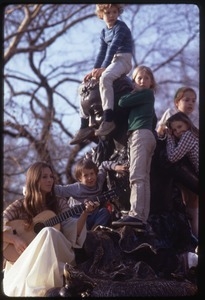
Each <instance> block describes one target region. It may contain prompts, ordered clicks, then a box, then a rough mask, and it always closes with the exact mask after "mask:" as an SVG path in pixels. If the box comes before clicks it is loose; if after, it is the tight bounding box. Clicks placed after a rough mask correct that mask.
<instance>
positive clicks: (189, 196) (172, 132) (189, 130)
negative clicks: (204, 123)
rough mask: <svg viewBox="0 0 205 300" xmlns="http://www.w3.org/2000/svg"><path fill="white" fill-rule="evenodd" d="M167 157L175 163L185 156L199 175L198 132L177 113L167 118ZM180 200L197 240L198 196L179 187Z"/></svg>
mask: <svg viewBox="0 0 205 300" xmlns="http://www.w3.org/2000/svg"><path fill="white" fill-rule="evenodd" d="M166 126H167V128H168V129H167V142H166V149H167V156H168V159H169V161H171V162H173V163H174V162H177V161H178V160H180V159H182V158H183V157H184V156H187V158H188V159H189V161H190V163H191V164H192V165H193V168H194V170H195V171H196V174H197V175H198V174H199V130H198V128H196V127H195V126H194V124H193V123H192V121H191V120H190V118H189V117H188V116H187V115H186V114H184V113H182V112H178V113H176V114H174V115H172V116H171V117H170V118H168V120H167V122H166ZM180 190H181V193H182V198H183V201H184V203H185V204H186V211H187V214H188V217H189V219H190V223H191V228H192V232H193V234H194V235H195V236H196V237H197V238H198V195H196V194H195V193H193V192H192V191H190V190H188V189H187V188H185V187H184V186H181V185H180Z"/></svg>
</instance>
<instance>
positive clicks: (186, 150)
mask: <svg viewBox="0 0 205 300" xmlns="http://www.w3.org/2000/svg"><path fill="white" fill-rule="evenodd" d="M185 155H187V157H188V158H189V160H190V162H191V163H192V165H193V167H194V169H195V171H196V173H197V174H198V173H199V139H198V138H197V137H196V136H195V135H194V134H193V133H192V132H191V131H190V130H187V131H186V132H185V133H183V134H182V136H181V138H180V140H179V141H178V143H177V144H176V141H175V139H174V137H173V136H171V135H168V136H167V156H168V159H169V161H171V162H173V163H174V162H177V161H178V160H180V159H181V158H182V157H184V156H185Z"/></svg>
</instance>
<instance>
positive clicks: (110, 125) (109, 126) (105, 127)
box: [95, 121, 116, 136]
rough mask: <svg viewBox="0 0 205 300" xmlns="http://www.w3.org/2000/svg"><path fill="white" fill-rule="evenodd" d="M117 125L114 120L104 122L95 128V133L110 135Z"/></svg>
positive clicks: (97, 134)
mask: <svg viewBox="0 0 205 300" xmlns="http://www.w3.org/2000/svg"><path fill="white" fill-rule="evenodd" d="M115 127H116V125H115V123H114V122H113V121H112V122H106V121H104V122H102V123H101V125H100V127H99V128H98V129H97V130H95V135H96V136H103V135H108V134H109V133H110V132H112V131H113V130H114V129H115Z"/></svg>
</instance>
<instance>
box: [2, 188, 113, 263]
mask: <svg viewBox="0 0 205 300" xmlns="http://www.w3.org/2000/svg"><path fill="white" fill-rule="evenodd" d="M118 197H119V196H118V195H117V192H116V189H112V190H109V191H106V192H104V193H103V194H102V195H100V196H96V197H92V201H97V202H99V203H100V204H103V203H105V202H106V201H108V200H111V199H116V198H118ZM84 209H85V204H84V203H82V204H80V205H75V206H74V207H72V208H70V209H69V210H67V211H65V212H62V213H60V214H58V215H56V214H55V213H54V212H53V211H52V210H45V211H42V212H41V213H39V214H38V215H37V216H35V217H34V218H33V220H32V221H33V222H32V224H31V225H30V226H29V227H28V224H26V222H25V220H12V221H10V222H8V226H10V227H11V228H12V230H13V233H14V234H17V235H18V236H19V237H22V239H24V241H25V242H26V243H27V244H30V243H31V241H32V240H33V239H34V238H35V237H36V235H37V234H38V233H39V232H40V231H41V230H42V229H43V228H44V227H54V228H56V229H58V230H60V223H61V222H63V221H64V220H66V219H68V218H69V217H72V216H74V215H76V214H79V213H82V212H83V210H84ZM3 248H5V249H4V250H3V256H4V258H5V259H6V260H8V261H10V262H12V263H13V262H15V261H16V260H17V259H18V258H19V256H20V255H21V254H19V253H18V252H17V251H16V249H15V247H14V245H13V244H10V243H9V244H7V246H6V245H5V247H3Z"/></svg>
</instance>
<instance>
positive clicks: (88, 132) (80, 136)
mask: <svg viewBox="0 0 205 300" xmlns="http://www.w3.org/2000/svg"><path fill="white" fill-rule="evenodd" d="M91 136H94V129H93V128H92V127H86V128H81V129H79V130H78V132H77V133H76V134H75V136H74V137H73V139H72V140H71V141H70V145H75V144H80V143H82V142H83V141H84V140H86V139H89V138H90V137H91Z"/></svg>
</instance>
